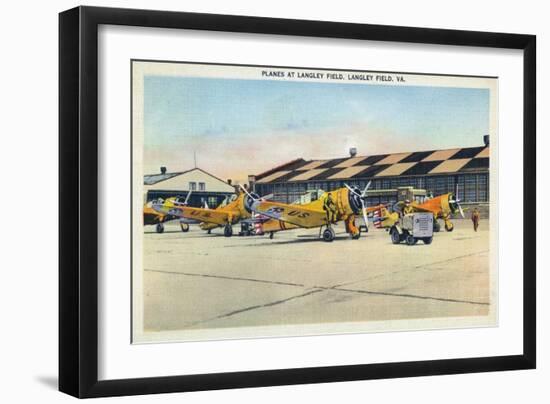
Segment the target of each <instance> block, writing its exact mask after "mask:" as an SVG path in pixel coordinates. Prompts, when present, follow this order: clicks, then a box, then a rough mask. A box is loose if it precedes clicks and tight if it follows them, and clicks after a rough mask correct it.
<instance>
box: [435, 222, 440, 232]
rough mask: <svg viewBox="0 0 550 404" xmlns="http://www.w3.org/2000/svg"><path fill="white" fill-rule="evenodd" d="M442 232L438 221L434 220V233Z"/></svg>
mask: <svg viewBox="0 0 550 404" xmlns="http://www.w3.org/2000/svg"><path fill="white" fill-rule="evenodd" d="M440 230H441V225H440V224H439V222H438V221H437V219H434V233H438V232H439V231H440Z"/></svg>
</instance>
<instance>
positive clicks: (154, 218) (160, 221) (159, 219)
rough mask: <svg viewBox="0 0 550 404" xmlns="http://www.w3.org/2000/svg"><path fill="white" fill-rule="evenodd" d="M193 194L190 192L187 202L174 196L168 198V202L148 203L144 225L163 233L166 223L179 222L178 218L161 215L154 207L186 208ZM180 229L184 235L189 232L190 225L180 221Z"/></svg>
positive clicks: (156, 201)
mask: <svg viewBox="0 0 550 404" xmlns="http://www.w3.org/2000/svg"><path fill="white" fill-rule="evenodd" d="M191 192H192V191H189V193H188V194H187V196H186V198H185V200H183V198H181V197H179V196H174V197H170V198H167V199H166V200H163V199H157V200H153V201H149V202H147V203H146V204H145V206H144V207H143V224H144V225H145V226H148V225H154V226H155V229H156V231H157V233H163V232H164V223H166V222H169V221H172V220H177V219H178V218H177V217H176V216H173V215H168V214H164V213H160V212H158V211H157V210H155V209H154V206H155V205H159V204H166V205H169V206H186V205H187V202H188V201H189V197H190V196H191ZM180 227H181V231H183V232H184V233H185V232H188V231H189V223H188V222H187V221H186V220H183V219H180Z"/></svg>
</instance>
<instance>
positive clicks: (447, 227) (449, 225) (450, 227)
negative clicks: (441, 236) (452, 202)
mask: <svg viewBox="0 0 550 404" xmlns="http://www.w3.org/2000/svg"><path fill="white" fill-rule="evenodd" d="M454 229H455V226H454V225H453V224H452V223H451V222H445V230H447V231H453V230H454Z"/></svg>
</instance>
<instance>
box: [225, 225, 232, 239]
mask: <svg viewBox="0 0 550 404" xmlns="http://www.w3.org/2000/svg"><path fill="white" fill-rule="evenodd" d="M223 235H224V236H225V237H231V236H232V235H233V226H231V225H230V224H226V225H225V227H224V228H223Z"/></svg>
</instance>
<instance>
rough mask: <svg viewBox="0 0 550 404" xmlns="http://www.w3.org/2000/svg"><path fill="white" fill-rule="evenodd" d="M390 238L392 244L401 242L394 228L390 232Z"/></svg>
mask: <svg viewBox="0 0 550 404" xmlns="http://www.w3.org/2000/svg"><path fill="white" fill-rule="evenodd" d="M390 237H391V242H392V243H393V244H399V243H400V242H401V236H400V235H399V232H398V231H397V229H396V228H395V227H394V228H392V229H391V230H390Z"/></svg>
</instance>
